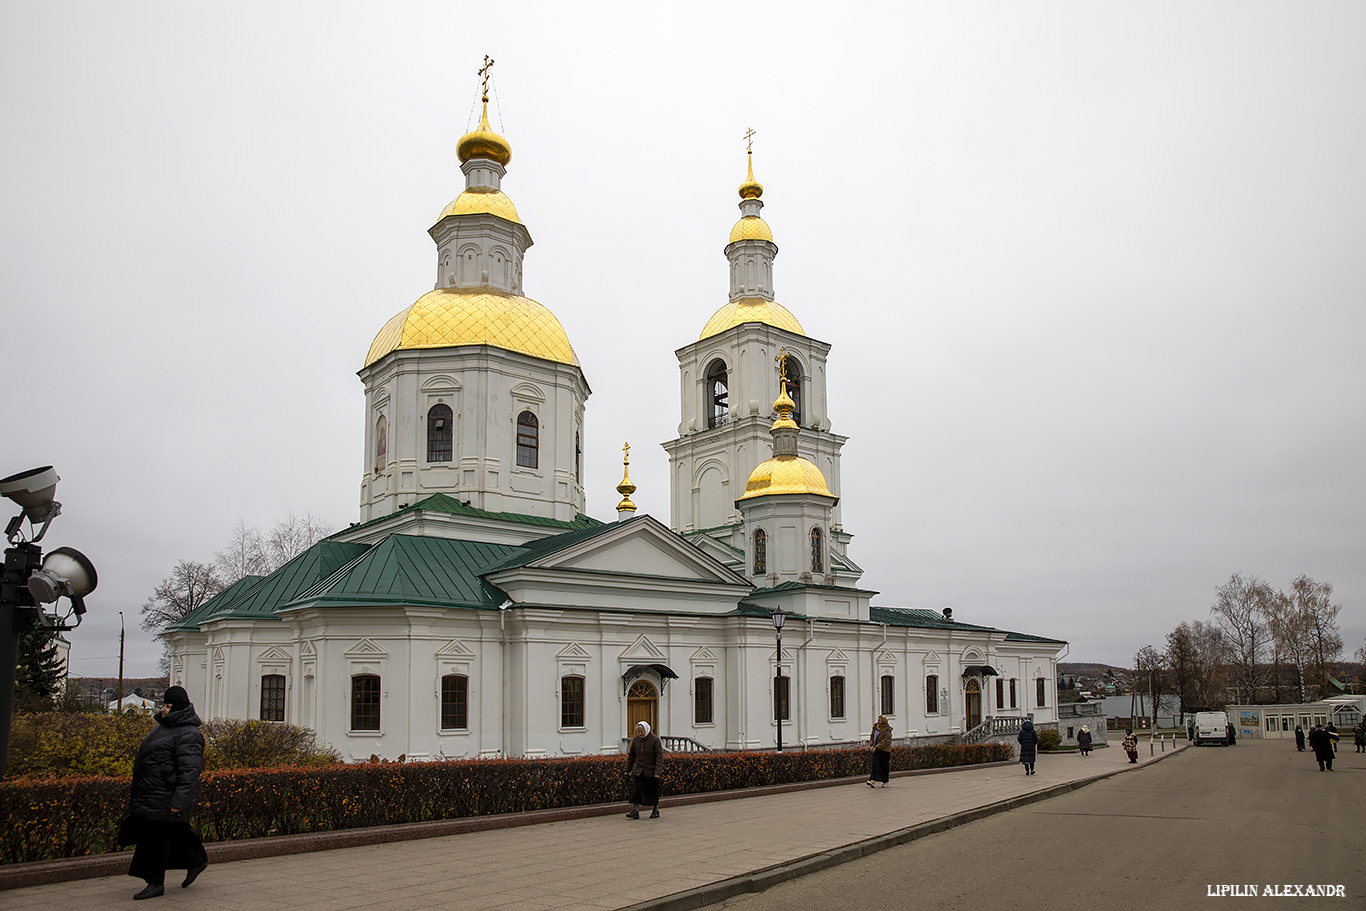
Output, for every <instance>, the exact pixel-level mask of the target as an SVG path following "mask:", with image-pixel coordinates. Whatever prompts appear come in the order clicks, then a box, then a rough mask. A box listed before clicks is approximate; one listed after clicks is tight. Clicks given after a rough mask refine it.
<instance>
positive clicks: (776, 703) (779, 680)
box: [773, 607, 787, 753]
mask: <svg viewBox="0 0 1366 911" xmlns="http://www.w3.org/2000/svg"><path fill="white" fill-rule="evenodd" d="M786 619H787V614H785V613H783V609H782V608H781V607H780V608H778V609H777V610H775V611H774V612H773V634H774V637H775V638H776V639H777V642H778V651H777V652H776V653H775V659H776V666H777V673H776V675H775V676H774V678H773V720H774V721H776V722H777V723H778V752H779V753H781V752H782V751H783V702H784V701H785V700H784V699H783V691H782V685H783V621H784V620H786Z"/></svg>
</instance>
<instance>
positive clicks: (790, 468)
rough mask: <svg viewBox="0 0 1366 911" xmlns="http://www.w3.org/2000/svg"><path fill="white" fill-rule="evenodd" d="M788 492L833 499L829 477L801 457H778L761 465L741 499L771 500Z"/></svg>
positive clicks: (754, 472) (814, 464)
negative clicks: (827, 479)
mask: <svg viewBox="0 0 1366 911" xmlns="http://www.w3.org/2000/svg"><path fill="white" fill-rule="evenodd" d="M785 493H810V494H819V495H820V496H823V497H831V498H833V497H834V496H835V495H834V494H832V493H831V492H830V488H829V486H827V485H826V483H825V475H823V474H821V470H820V469H819V468H817V467H816V463H814V462H812V461H810V460H809V459H804V458H802V457H801V456H795V457H791V458H774V459H768V460H767V461H764V462H760V463H759V465H758V467H756V468H755V469H754V471H753V472H752V473H751V474H750V476H749V480H748V481H746V482H745V492H744V493H743V494H742V495H741V496H740V498H739V499H741V500H751V499H754V498H755V497H771V496H777V495H779V494H785Z"/></svg>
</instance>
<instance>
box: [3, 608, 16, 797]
mask: <svg viewBox="0 0 1366 911" xmlns="http://www.w3.org/2000/svg"><path fill="white" fill-rule="evenodd" d="M18 622H19V608H18V606H17V605H14V604H9V603H7V602H6V603H0V778H4V777H5V769H6V768H8V767H9V726H10V719H11V718H12V716H13V715H14V678H15V676H16V673H17V671H18V668H19V631H18V630H17V629H16V628H15V627H17V626H18Z"/></svg>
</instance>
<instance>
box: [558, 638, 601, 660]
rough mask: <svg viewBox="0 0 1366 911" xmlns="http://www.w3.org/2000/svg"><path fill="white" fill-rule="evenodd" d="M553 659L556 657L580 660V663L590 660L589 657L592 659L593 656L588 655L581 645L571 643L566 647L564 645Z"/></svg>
mask: <svg viewBox="0 0 1366 911" xmlns="http://www.w3.org/2000/svg"><path fill="white" fill-rule="evenodd" d="M555 657H556V658H575V659H578V660H580V661H586V660H587V659H589V658H591V657H593V656H592V655H590V654H588V650H587V649H585V648H584V647H583V646H582V645H579V644H578V643H577V642H571V643H569V644H568V645H566V646H565V647H564V648H562V649H560V650H559V652H557V653H556V654H555Z"/></svg>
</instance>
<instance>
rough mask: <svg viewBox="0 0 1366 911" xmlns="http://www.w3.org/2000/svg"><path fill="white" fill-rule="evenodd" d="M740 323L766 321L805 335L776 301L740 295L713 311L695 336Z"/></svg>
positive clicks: (706, 336)
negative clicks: (737, 298) (735, 299)
mask: <svg viewBox="0 0 1366 911" xmlns="http://www.w3.org/2000/svg"><path fill="white" fill-rule="evenodd" d="M742 323H767V324H768V325H770V326H776V327H777V328H779V329H786V330H787V331H788V332H795V333H797V334H798V335H806V330H805V329H803V328H802V324H801V323H799V322H797V318H796V317H795V316H793V315H792V312H791V311H790V310H788V309H787V308H786V307H784V306H783V305H782V304H780V303H778V302H777V301H771V300H764V299H763V298H762V297H742V298H740V299H739V300H737V301H731V302H730V303H728V304H723V305H722V306H721V309H719V310H717V311H716V312H715V313H713V314H712V315H711V319H709V320H707V325H705V326H703V327H702V334H701V335H699V336H698V337H697V338H698V339H699V340H701V339H704V338H711V337H712V336H713V335H719V334H720V333H722V332H725V331H726V330H727V329H729V328H731V327H732V326H739V325H740V324H742Z"/></svg>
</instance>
